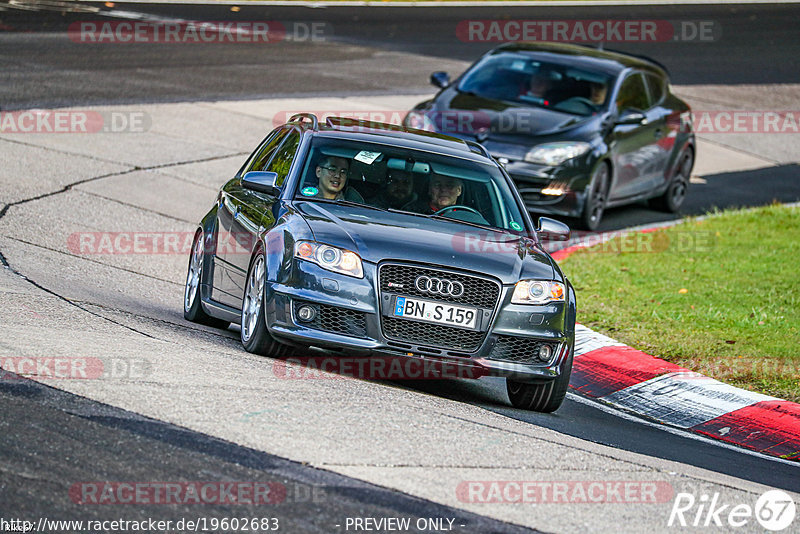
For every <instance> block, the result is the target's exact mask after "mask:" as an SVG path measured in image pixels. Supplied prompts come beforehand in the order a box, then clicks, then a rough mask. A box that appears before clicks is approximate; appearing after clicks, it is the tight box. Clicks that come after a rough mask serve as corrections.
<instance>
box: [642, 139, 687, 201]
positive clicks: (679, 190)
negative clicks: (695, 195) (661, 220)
mask: <svg viewBox="0 0 800 534" xmlns="http://www.w3.org/2000/svg"><path fill="white" fill-rule="evenodd" d="M678 161H679V163H678V168H677V169H676V170H675V176H673V177H672V180H671V181H670V183H669V186H668V187H667V190H666V191H664V194H663V195H661V196H660V197H656V198H651V199H650V200H649V201H648V202H649V204H650V207H652V208H655V209H657V210H660V211H666V212H668V213H675V212H676V211H678V210H679V209H681V206H682V205H683V201H684V200H686V191H687V190H688V189H689V178H690V177H691V175H692V168H693V167H694V150H693V149H692V148H691V147H690V148H687V149H686V150H685V151H684V152H683V154H681V159H680V160H678Z"/></svg>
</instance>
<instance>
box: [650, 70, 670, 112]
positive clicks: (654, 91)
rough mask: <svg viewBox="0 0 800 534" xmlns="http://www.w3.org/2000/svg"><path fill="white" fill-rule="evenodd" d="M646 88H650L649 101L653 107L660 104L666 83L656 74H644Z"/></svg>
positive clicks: (665, 89)
mask: <svg viewBox="0 0 800 534" xmlns="http://www.w3.org/2000/svg"><path fill="white" fill-rule="evenodd" d="M645 77H646V78H647V86H648V87H649V88H650V101H651V102H652V103H653V105H655V104H658V103H660V102H661V101H662V100H663V99H664V94H665V93H666V91H667V82H666V80H664V78H662V77H661V76H658V75H656V74H646V75H645Z"/></svg>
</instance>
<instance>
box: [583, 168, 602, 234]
mask: <svg viewBox="0 0 800 534" xmlns="http://www.w3.org/2000/svg"><path fill="white" fill-rule="evenodd" d="M607 194H608V165H606V164H605V163H601V164H599V165H598V166H597V169H595V171H594V174H593V175H592V181H591V182H589V187H588V188H587V195H586V203H585V204H584V205H583V215H582V216H581V224H582V225H583V227H584V228H585V229H586V230H590V231H594V230H597V227H598V226H600V220H601V219H602V218H603V211H604V210H605V209H606V195H607Z"/></svg>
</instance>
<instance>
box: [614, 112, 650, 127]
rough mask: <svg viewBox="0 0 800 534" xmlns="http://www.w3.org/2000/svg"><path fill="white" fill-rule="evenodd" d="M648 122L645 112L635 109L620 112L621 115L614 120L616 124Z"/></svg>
mask: <svg viewBox="0 0 800 534" xmlns="http://www.w3.org/2000/svg"><path fill="white" fill-rule="evenodd" d="M646 122H647V117H645V116H644V113H642V112H641V111H636V110H633V109H626V110H625V111H623V112H622V113H620V114H619V117H617V120H616V121H614V123H615V124H625V125H638V124H644V123H646Z"/></svg>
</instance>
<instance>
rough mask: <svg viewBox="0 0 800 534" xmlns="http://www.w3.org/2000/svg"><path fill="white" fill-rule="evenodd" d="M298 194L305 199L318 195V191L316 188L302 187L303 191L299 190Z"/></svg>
mask: <svg viewBox="0 0 800 534" xmlns="http://www.w3.org/2000/svg"><path fill="white" fill-rule="evenodd" d="M300 193H302V194H303V195H304V196H307V197H313V196H316V195H317V193H319V189H317V188H316V187H304V188H303V189H301V190H300Z"/></svg>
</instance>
